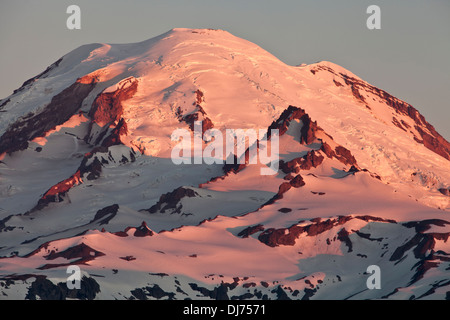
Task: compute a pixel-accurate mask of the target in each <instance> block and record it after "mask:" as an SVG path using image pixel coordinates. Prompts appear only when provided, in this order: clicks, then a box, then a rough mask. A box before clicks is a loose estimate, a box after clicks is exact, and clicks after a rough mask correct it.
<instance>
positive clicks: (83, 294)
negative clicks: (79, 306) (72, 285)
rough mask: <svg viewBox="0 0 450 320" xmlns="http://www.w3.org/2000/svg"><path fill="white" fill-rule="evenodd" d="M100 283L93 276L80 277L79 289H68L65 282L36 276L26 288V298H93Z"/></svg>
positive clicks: (98, 289)
mask: <svg viewBox="0 0 450 320" xmlns="http://www.w3.org/2000/svg"><path fill="white" fill-rule="evenodd" d="M99 292H100V285H99V284H98V283H97V281H95V280H94V279H93V278H88V277H86V276H84V277H82V278H81V281H80V289H68V288H67V284H66V283H65V282H59V283H58V284H54V283H53V282H51V281H50V280H48V279H47V278H46V277H43V276H38V277H37V278H36V280H35V281H34V282H33V283H32V284H31V286H30V287H29V289H28V293H27V295H26V297H25V299H26V300H37V299H38V298H39V299H40V300H66V299H68V298H70V299H78V300H94V299H95V297H96V295H97V293H99Z"/></svg>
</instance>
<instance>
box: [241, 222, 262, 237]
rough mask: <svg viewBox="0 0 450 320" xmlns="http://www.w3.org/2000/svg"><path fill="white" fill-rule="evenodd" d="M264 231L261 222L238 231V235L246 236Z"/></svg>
mask: <svg viewBox="0 0 450 320" xmlns="http://www.w3.org/2000/svg"><path fill="white" fill-rule="evenodd" d="M260 231H264V226H263V225H262V224H257V225H255V226H251V227H247V228H245V229H244V230H242V231H241V232H239V233H238V237H242V238H248V237H249V236H251V235H252V234H254V233H257V232H260Z"/></svg>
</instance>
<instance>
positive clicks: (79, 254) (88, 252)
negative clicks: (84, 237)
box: [45, 243, 105, 264]
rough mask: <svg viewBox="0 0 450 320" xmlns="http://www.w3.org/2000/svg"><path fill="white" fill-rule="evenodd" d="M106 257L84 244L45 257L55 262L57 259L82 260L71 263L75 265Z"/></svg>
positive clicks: (52, 252)
mask: <svg viewBox="0 0 450 320" xmlns="http://www.w3.org/2000/svg"><path fill="white" fill-rule="evenodd" d="M104 255H105V254H104V253H103V252H100V251H97V250H95V249H92V248H91V247H89V246H88V245H86V244H84V243H80V244H79V245H76V246H73V247H70V248H67V249H66V250H64V251H60V252H56V251H54V250H52V251H51V252H50V253H49V254H48V255H47V256H45V259H46V260H54V259H56V258H65V259H67V260H71V259H75V258H80V259H79V260H76V261H74V262H71V263H72V264H75V263H85V262H87V261H90V260H93V259H95V258H96V257H100V256H104Z"/></svg>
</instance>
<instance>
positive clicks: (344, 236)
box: [337, 228, 353, 252]
mask: <svg viewBox="0 0 450 320" xmlns="http://www.w3.org/2000/svg"><path fill="white" fill-rule="evenodd" d="M337 235H338V237H337V238H338V240H340V241H342V242H344V243H345V245H346V246H347V247H348V252H352V251H353V249H352V248H353V244H352V241H351V240H350V238H349V232H348V231H347V230H345V228H342V229H341V231H339V232H338V234H337Z"/></svg>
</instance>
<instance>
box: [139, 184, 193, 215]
mask: <svg viewBox="0 0 450 320" xmlns="http://www.w3.org/2000/svg"><path fill="white" fill-rule="evenodd" d="M195 196H198V194H197V193H196V192H195V191H194V190H192V189H189V188H183V187H179V188H177V189H175V190H173V191H172V192H168V193H165V194H163V195H161V197H160V198H159V201H158V202H157V203H156V204H155V205H153V206H152V207H151V208H150V209H147V210H145V211H148V212H149V213H156V212H161V213H164V212H166V210H169V209H172V213H181V208H182V207H183V206H182V205H181V204H180V203H179V202H180V200H181V199H183V198H184V197H189V198H192V197H195Z"/></svg>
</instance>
